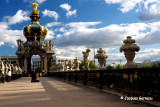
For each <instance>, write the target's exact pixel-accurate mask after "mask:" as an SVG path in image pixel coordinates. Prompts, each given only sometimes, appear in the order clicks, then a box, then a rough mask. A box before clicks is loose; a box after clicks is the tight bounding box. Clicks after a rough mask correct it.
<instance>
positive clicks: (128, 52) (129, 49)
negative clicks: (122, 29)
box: [120, 36, 139, 68]
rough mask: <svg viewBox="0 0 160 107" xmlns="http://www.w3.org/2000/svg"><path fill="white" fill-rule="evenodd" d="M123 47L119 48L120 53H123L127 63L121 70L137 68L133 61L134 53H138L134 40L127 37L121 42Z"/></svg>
mask: <svg viewBox="0 0 160 107" xmlns="http://www.w3.org/2000/svg"><path fill="white" fill-rule="evenodd" d="M123 43H124V45H122V46H121V48H120V52H122V51H124V54H125V57H126V59H127V63H126V64H125V65H124V66H123V68H138V65H136V64H135V63H134V62H133V60H134V57H135V52H138V51H139V46H137V44H134V43H135V40H134V39H132V37H131V36H127V39H126V40H124V41H123Z"/></svg>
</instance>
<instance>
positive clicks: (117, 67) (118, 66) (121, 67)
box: [115, 64, 123, 69]
mask: <svg viewBox="0 0 160 107" xmlns="http://www.w3.org/2000/svg"><path fill="white" fill-rule="evenodd" d="M115 69H123V66H122V65H120V64H118V65H117V66H116V67H115Z"/></svg>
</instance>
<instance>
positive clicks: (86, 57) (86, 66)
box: [82, 49, 91, 71]
mask: <svg viewBox="0 0 160 107" xmlns="http://www.w3.org/2000/svg"><path fill="white" fill-rule="evenodd" d="M89 52H91V50H90V49H86V52H84V51H82V54H83V60H84V66H83V70H84V71H88V70H90V68H89Z"/></svg>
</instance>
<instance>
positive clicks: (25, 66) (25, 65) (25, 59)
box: [24, 57, 28, 74]
mask: <svg viewBox="0 0 160 107" xmlns="http://www.w3.org/2000/svg"><path fill="white" fill-rule="evenodd" d="M27 62H28V61H27V57H25V58H24V71H25V74H27V72H28V69H27V67H28V64H27Z"/></svg>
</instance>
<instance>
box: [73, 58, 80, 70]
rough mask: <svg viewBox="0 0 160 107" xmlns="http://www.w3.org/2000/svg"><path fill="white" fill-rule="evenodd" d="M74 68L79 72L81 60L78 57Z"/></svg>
mask: <svg viewBox="0 0 160 107" xmlns="http://www.w3.org/2000/svg"><path fill="white" fill-rule="evenodd" d="M73 63H74V67H75V70H76V71H79V63H80V62H79V59H78V58H77V57H76V59H74V62H73Z"/></svg>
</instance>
